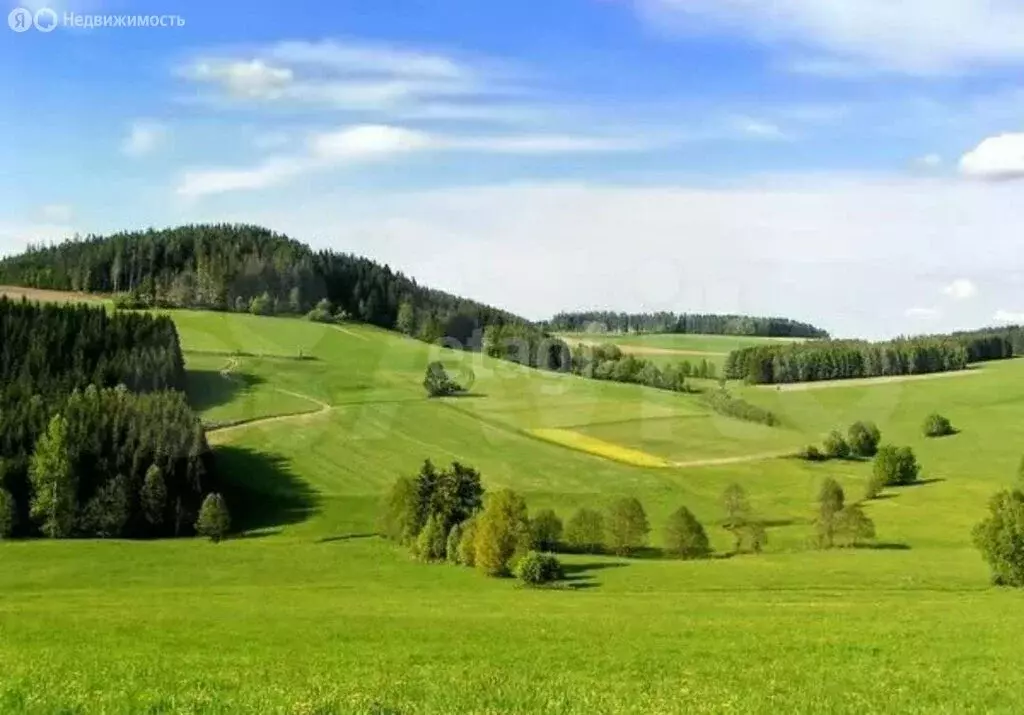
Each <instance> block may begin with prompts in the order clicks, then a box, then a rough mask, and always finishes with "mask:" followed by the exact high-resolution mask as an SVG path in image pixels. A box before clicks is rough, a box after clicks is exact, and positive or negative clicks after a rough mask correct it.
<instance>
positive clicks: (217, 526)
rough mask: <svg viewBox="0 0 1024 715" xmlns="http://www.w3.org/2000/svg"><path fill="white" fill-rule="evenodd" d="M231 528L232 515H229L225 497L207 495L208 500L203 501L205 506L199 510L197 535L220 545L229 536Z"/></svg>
mask: <svg viewBox="0 0 1024 715" xmlns="http://www.w3.org/2000/svg"><path fill="white" fill-rule="evenodd" d="M230 528H231V515H230V514H229V513H228V506H227V504H225V503H224V497H222V496H221V495H220V494H215V493H214V494H207V495H206V499H204V500H203V506H202V507H201V508H200V509H199V518H198V519H197V520H196V533H197V534H199V535H200V536H206V537H209V539H210V541H212V542H214V543H218V542H219V541H220V540H221V539H223V538H224V537H225V536H227V533H228V530H229V529H230Z"/></svg>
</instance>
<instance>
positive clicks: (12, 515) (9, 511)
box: [0, 489, 18, 539]
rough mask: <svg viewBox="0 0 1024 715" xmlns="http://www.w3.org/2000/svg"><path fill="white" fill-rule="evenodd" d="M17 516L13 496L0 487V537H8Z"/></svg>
mask: <svg viewBox="0 0 1024 715" xmlns="http://www.w3.org/2000/svg"><path fill="white" fill-rule="evenodd" d="M17 516H18V513H17V511H15V508H14V497H12V496H11V493H10V492H9V491H7V490H6V489H0V539H9V538H10V537H11V534H13V533H14V526H15V523H16V522H15V519H16V518H17Z"/></svg>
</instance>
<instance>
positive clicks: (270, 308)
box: [249, 293, 274, 315]
mask: <svg viewBox="0 0 1024 715" xmlns="http://www.w3.org/2000/svg"><path fill="white" fill-rule="evenodd" d="M249 312H250V313H252V314H253V315H273V314H274V299H273V298H271V297H270V294H269V293H263V294H262V295H258V296H255V297H253V299H252V300H250V301H249Z"/></svg>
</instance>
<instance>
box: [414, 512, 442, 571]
mask: <svg viewBox="0 0 1024 715" xmlns="http://www.w3.org/2000/svg"><path fill="white" fill-rule="evenodd" d="M447 545H448V534H446V533H445V531H444V525H443V524H442V523H441V519H439V518H438V517H437V516H436V515H434V514H431V515H430V516H429V517H428V518H427V523H426V524H424V525H423V529H422V530H421V531H420V533H419V536H417V537H416V548H415V553H416V556H417V557H418V558H420V559H422V560H423V561H440V560H442V559H444V557H445V548H446V547H447Z"/></svg>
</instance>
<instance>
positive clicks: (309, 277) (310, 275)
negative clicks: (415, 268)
mask: <svg viewBox="0 0 1024 715" xmlns="http://www.w3.org/2000/svg"><path fill="white" fill-rule="evenodd" d="M0 284H8V285H21V286H29V287H34V288H49V289H56V290H73V291H85V292H97V293H123V294H128V295H129V296H131V302H133V303H135V304H136V305H137V306H138V307H149V306H154V305H155V306H161V307H180V308H193V307H194V308H207V309H213V310H235V311H253V312H261V313H291V314H302V313H306V312H308V311H309V310H311V309H313V308H314V307H315V306H316V305H317V304H318V303H321V302H322V301H324V300H326V301H329V302H330V304H331V309H332V310H336V311H339V312H341V313H343V314H344V315H345V316H346V317H349V318H352V319H354V320H358V321H361V322H365V323H370V324H373V325H378V326H380V327H384V328H389V329H391V328H396V327H398V328H399V329H401V330H403V331H404V332H407V333H409V334H413V335H415V336H416V337H420V338H422V339H425V340H428V341H434V340H437V339H439V338H449V339H454V340H458V341H459V342H460V343H463V344H466V343H467V342H468V341H469V340H471V339H472V337H473V335H474V332H475V331H476V330H478V329H480V330H482V329H483V328H484V327H486V326H489V325H508V324H515V325H521V326H524V327H525V326H528V325H529V322H528V321H526V320H525V319H523V318H520V317H518V316H516V315H513V314H511V313H509V312H506V311H503V310H499V309H497V308H493V307H491V306H488V305H483V304H481V303H477V302H475V301H472V300H467V299H464V298H460V297H458V296H454V295H450V294H448V293H445V292H442V291H439V290H432V289H430V288H426V287H423V286H421V285H418V284H417V283H416V281H415V280H413V279H411V278H408V277H406V276H405V275H403V274H402V273H399V272H395V271H392V270H391V269H390V268H389V267H388V266H385V265H381V264H379V263H376V262H374V261H371V260H369V259H366V258H361V257H357V256H354V255H350V254H346V253H336V252H333V251H319V252H316V251H313V250H312V249H311V248H310V247H309V246H306V245H305V244H302V243H299V242H298V241H295V240H293V239H290V238H288V237H287V236H283V235H281V234H277V233H274V232H272V231H270V230H268V229H265V228H261V227H259V226H249V225H238V224H217V225H188V226H181V227H177V228H169V229H163V230H154V229H150V230H147V231H137V232H125V233H116V234H113V235H110V236H89V237H87V238H85V239H81V240H67V241H65V242H63V243H61V244H59V245H56V246H49V247H30V248H29V250H28V251H27V252H26V253H24V254H21V255H19V256H14V257H10V258H6V259H3V260H0ZM254 301H255V302H254ZM403 306H404V307H403ZM400 318H401V319H400Z"/></svg>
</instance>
